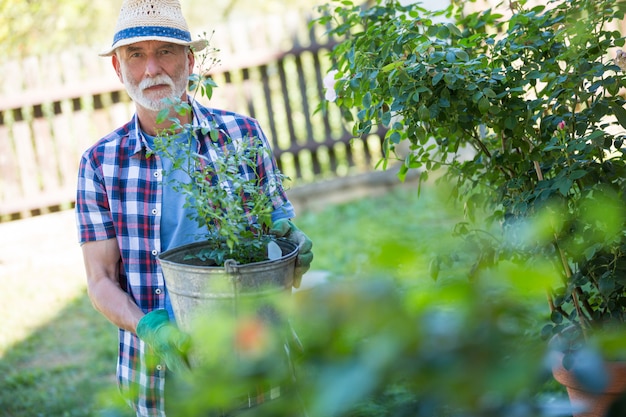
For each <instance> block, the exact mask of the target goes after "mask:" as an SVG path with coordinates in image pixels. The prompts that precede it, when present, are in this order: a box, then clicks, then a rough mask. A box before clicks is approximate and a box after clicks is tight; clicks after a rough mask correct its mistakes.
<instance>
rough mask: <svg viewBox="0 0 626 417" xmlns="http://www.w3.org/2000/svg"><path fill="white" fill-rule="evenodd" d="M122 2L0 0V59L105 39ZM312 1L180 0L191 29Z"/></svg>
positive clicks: (96, 43)
mask: <svg viewBox="0 0 626 417" xmlns="http://www.w3.org/2000/svg"><path fill="white" fill-rule="evenodd" d="M121 4H122V1H121V0H59V1H44V0H29V1H23V0H0V45H2V48H3V54H2V57H1V58H0V62H1V61H3V60H8V59H14V58H23V57H25V56H28V55H41V54H44V53H50V52H53V53H55V52H60V51H62V50H64V49H66V48H71V47H75V46H77V45H85V46H96V47H98V46H102V45H106V44H108V43H109V42H110V40H111V39H112V36H113V29H114V27H115V22H116V20H117V14H118V11H119V8H120V6H121ZM316 4H318V2H317V1H315V0H270V1H264V2H253V1H252V0H214V1H211V2H210V3H207V2H206V1H202V0H181V6H182V8H183V14H184V15H185V17H186V19H187V22H188V24H189V26H190V28H191V29H192V31H194V29H195V30H200V28H202V29H203V30H210V29H211V28H213V27H214V26H215V25H217V24H219V23H222V22H224V21H226V20H228V19H239V18H242V19H243V18H247V17H250V16H253V15H259V14H269V13H284V11H285V9H301V10H305V11H312V10H313V7H314V5H316Z"/></svg>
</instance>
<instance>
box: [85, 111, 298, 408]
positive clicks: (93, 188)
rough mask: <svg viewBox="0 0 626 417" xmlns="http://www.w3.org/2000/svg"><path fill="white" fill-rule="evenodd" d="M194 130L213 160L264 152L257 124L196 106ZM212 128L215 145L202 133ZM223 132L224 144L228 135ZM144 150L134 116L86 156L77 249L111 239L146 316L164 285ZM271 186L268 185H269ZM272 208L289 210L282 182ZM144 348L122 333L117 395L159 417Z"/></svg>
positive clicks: (126, 284)
mask: <svg viewBox="0 0 626 417" xmlns="http://www.w3.org/2000/svg"><path fill="white" fill-rule="evenodd" d="M190 102H191V104H192V107H193V116H194V117H193V126H194V127H196V128H197V129H198V137H199V138H200V153H201V154H203V155H206V156H207V157H208V158H210V159H212V160H214V159H216V158H219V157H220V155H221V154H222V152H223V150H224V149H225V148H226V147H228V146H232V143H230V141H229V140H228V137H230V138H232V139H233V140H237V139H244V138H246V137H258V138H260V139H261V140H262V141H263V143H264V144H265V145H266V146H267V147H268V148H269V143H268V141H267V138H266V137H265V135H264V134H263V132H262V130H261V128H260V126H259V124H258V122H257V121H256V120H254V119H252V118H249V117H245V116H242V115H239V114H236V113H232V112H226V111H222V110H215V109H209V108H206V107H203V106H201V105H200V104H198V103H197V102H195V101H190ZM209 126H217V128H218V129H219V132H220V135H219V138H218V139H217V140H216V141H215V142H214V141H212V140H211V138H210V136H209V135H208V134H207V135H205V136H203V135H202V134H201V133H200V132H199V129H200V127H209ZM225 132H228V136H227V135H226V134H225ZM146 151H147V143H146V141H145V138H143V137H142V135H141V131H140V129H139V124H138V120H137V116H136V115H135V116H134V117H133V119H132V120H131V121H130V122H129V123H127V124H126V125H124V126H122V127H120V128H119V129H117V130H115V131H113V132H112V133H110V134H109V135H107V136H105V137H104V138H102V139H101V140H99V141H98V142H97V143H96V144H94V145H93V146H92V147H91V148H89V149H88V150H87V151H86V152H85V153H84V155H83V157H82V159H81V162H80V168H79V175H78V188H77V198H76V217H77V224H78V234H79V241H80V243H81V244H82V243H85V242H90V241H95V240H104V239H111V238H116V239H117V242H118V245H119V248H120V252H121V253H120V255H121V259H120V268H119V270H120V276H119V283H120V286H121V288H122V289H124V290H125V291H126V292H127V293H128V295H129V296H130V298H131V299H132V300H134V301H135V302H136V303H137V305H138V306H139V307H140V308H141V309H142V310H143V311H144V312H146V313H147V312H149V311H152V310H154V309H162V308H165V291H166V289H165V282H164V280H163V275H162V272H161V268H160V265H159V263H158V262H157V255H158V254H159V253H160V251H161V241H160V235H161V233H160V232H161V231H160V224H161V221H160V220H161V208H162V195H163V187H162V177H163V176H162V166H161V160H160V158H159V157H157V156H156V155H155V154H152V156H150V157H147V155H146ZM276 170H277V167H276V161H275V160H274V157H273V156H271V155H268V156H267V157H266V158H264V160H263V161H262V162H260V164H259V166H258V174H259V176H260V178H261V183H263V184H274V185H276V184H277V182H276V181H273V180H271V179H272V178H274V172H275V171H276ZM268 179H270V180H269V181H268ZM277 186H278V192H274V193H270V191H268V193H270V195H273V196H274V197H273V201H272V204H273V206H274V209H275V210H277V209H279V208H281V207H282V206H283V205H285V204H287V203H288V200H287V196H286V195H285V192H284V189H283V188H282V185H281V184H280V182H278V185H277ZM145 349H146V346H145V344H144V342H143V341H141V340H140V339H139V338H138V337H137V336H136V335H135V334H134V333H132V332H129V331H126V330H122V329H120V330H119V356H118V363H117V378H118V382H119V386H120V389H121V391H122V393H123V394H124V395H125V396H126V397H127V398H130V401H129V402H130V404H131V405H132V406H133V408H134V409H135V411H136V412H137V415H138V416H164V415H165V414H164V411H163V409H164V402H163V389H164V385H165V380H164V375H165V368H164V366H162V365H158V366H157V367H155V368H149V367H148V365H147V364H146V361H145V355H144V350H145Z"/></svg>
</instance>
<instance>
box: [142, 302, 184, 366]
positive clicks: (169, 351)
mask: <svg viewBox="0 0 626 417" xmlns="http://www.w3.org/2000/svg"><path fill="white" fill-rule="evenodd" d="M137 336H139V338H140V339H141V340H143V341H144V342H146V343H147V344H148V346H150V348H151V349H152V351H153V352H154V353H155V354H156V355H157V356H158V357H159V358H160V359H161V360H163V361H165V364H166V365H167V368H168V369H169V370H171V371H172V372H173V373H175V374H180V373H183V372H185V371H188V370H189V362H188V360H187V352H188V351H189V347H190V345H191V338H190V337H189V335H187V334H185V333H183V332H181V331H180V330H179V329H178V327H176V325H175V324H174V323H172V322H170V319H169V316H168V314H167V311H165V310H154V311H151V312H150V313H148V314H146V315H145V316H143V317H142V318H141V320H139V323H138V324H137Z"/></svg>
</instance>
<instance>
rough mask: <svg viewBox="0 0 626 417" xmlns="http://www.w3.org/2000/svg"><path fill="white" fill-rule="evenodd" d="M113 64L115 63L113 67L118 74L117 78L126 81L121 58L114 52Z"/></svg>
mask: <svg viewBox="0 0 626 417" xmlns="http://www.w3.org/2000/svg"><path fill="white" fill-rule="evenodd" d="M111 64H112V65H113V68H114V69H115V73H116V74H117V78H119V79H120V81H121V82H122V83H124V78H123V77H122V69H121V66H120V60H119V58H118V57H117V54H113V55H112V56H111Z"/></svg>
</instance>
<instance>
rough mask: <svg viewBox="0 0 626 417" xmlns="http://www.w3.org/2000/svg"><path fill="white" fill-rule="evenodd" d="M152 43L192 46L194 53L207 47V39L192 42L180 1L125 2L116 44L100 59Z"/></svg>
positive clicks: (140, 0)
mask: <svg viewBox="0 0 626 417" xmlns="http://www.w3.org/2000/svg"><path fill="white" fill-rule="evenodd" d="M150 40H158V41H164V42H171V43H175V44H178V45H185V46H191V47H192V49H193V50H194V51H201V50H202V49H204V48H205V47H206V46H207V44H208V42H207V41H206V40H204V39H199V40H196V41H192V40H191V34H190V33H189V28H188V27H187V22H186V21H185V18H184V17H183V13H182V10H181V7H180V3H179V2H178V0H124V2H123V3H122V8H121V9H120V15H119V17H118V18H117V25H116V26H115V35H114V37H113V44H112V45H111V47H110V48H107V49H106V50H104V51H102V52H100V54H99V55H100V56H111V55H113V53H114V52H115V49H117V48H118V47H120V46H125V45H130V44H132V43H136V42H141V41H150Z"/></svg>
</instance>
